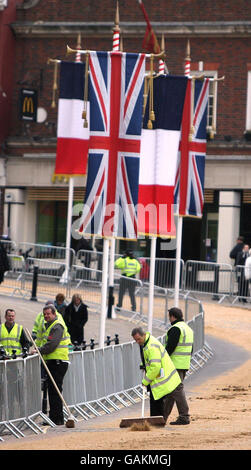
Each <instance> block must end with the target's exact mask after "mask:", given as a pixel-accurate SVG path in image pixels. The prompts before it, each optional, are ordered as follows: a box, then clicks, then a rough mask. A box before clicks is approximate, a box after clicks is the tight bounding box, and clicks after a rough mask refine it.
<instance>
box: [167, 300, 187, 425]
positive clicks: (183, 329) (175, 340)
mask: <svg viewBox="0 0 251 470" xmlns="http://www.w3.org/2000/svg"><path fill="white" fill-rule="evenodd" d="M169 320H170V323H171V327H170V328H169V329H168V331H167V335H166V345H165V348H166V351H167V353H168V355H169V356H170V358H171V360H172V362H173V363H174V366H175V368H176V370H177V372H178V374H179V376H180V380H181V382H182V383H183V382H184V380H185V376H186V373H187V371H188V370H189V368H190V362H191V356H192V350H193V342H194V334H193V330H192V328H190V327H189V326H188V325H187V324H186V323H185V321H184V318H183V313H182V310H181V309H180V308H177V307H172V308H170V309H169ZM184 393H185V392H184ZM168 401H169V403H168V406H169V409H172V408H173V405H174V399H172V397H170V398H169V399H168ZM182 419H183V417H182V416H179V417H178V418H177V423H176V424H179V421H182ZM181 424H182V423H181Z"/></svg>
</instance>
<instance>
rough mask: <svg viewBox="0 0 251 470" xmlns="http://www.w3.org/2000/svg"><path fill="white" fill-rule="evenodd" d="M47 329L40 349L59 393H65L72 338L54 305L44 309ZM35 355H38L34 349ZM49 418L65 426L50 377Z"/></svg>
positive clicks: (59, 399) (60, 406) (61, 409)
mask: <svg viewBox="0 0 251 470" xmlns="http://www.w3.org/2000/svg"><path fill="white" fill-rule="evenodd" d="M43 315H44V320H45V329H44V331H43V337H42V344H41V346H40V347H39V348H38V350H39V352H40V354H41V355H42V357H43V359H44V361H45V363H46V365H47V367H48V369H49V371H50V373H51V375H52V377H53V379H54V381H55V383H56V385H57V387H58V389H59V391H60V392H61V393H62V391H63V380H64V376H65V374H66V372H67V369H68V364H69V344H70V337H69V334H68V331H67V329H66V327H65V326H63V324H62V323H61V321H60V320H59V319H58V317H57V311H56V309H55V307H54V305H47V306H45V307H44V308H43ZM32 353H33V354H35V353H36V350H35V349H34V350H33V351H32ZM48 396H49V406H50V411H49V418H50V419H51V421H53V423H55V424H56V425H62V424H64V415H63V404H62V400H61V398H60V397H59V395H58V392H57V391H56V388H55V385H54V384H53V382H52V380H51V378H50V377H48Z"/></svg>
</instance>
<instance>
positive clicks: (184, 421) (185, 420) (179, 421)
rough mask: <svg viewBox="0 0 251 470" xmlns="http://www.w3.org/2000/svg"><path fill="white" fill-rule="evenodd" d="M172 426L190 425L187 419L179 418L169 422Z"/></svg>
mask: <svg viewBox="0 0 251 470" xmlns="http://www.w3.org/2000/svg"><path fill="white" fill-rule="evenodd" d="M169 424H172V425H174V424H175V425H184V424H190V419H189V418H181V417H180V416H179V417H178V418H177V419H176V421H171V423H169Z"/></svg>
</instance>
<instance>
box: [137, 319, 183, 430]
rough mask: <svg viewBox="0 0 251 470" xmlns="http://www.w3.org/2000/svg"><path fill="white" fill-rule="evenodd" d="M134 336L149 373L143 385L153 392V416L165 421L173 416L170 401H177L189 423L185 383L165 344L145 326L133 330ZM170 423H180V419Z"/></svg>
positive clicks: (180, 412)
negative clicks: (144, 328)
mask: <svg viewBox="0 0 251 470" xmlns="http://www.w3.org/2000/svg"><path fill="white" fill-rule="evenodd" d="M132 337H133V338H134V340H135V341H136V343H138V344H139V346H140V354H141V360H142V365H141V368H143V369H144V370H145V375H144V377H143V380H142V385H143V386H145V387H147V390H148V391H149V392H150V414H151V416H163V418H164V420H165V422H166V421H167V419H168V416H169V415H170V412H171V410H170V407H169V406H168V403H169V400H172V401H173V402H174V401H175V402H176V403H177V407H178V410H179V415H180V416H181V417H182V419H183V424H188V423H189V414H188V413H189V409H188V404H187V402H186V397H185V396H184V386H183V383H182V382H181V379H180V376H179V374H178V372H177V370H176V369H175V366H174V364H173V362H172V361H171V359H170V357H169V355H168V354H167V352H166V351H165V347H164V346H163V345H162V344H161V343H160V341H158V340H157V339H156V338H155V337H154V336H152V335H151V334H150V333H149V332H145V331H144V330H143V329H142V328H141V327H136V328H134V329H133V330H132ZM169 424H177V423H176V421H174V422H172V421H171V422H170V423H169Z"/></svg>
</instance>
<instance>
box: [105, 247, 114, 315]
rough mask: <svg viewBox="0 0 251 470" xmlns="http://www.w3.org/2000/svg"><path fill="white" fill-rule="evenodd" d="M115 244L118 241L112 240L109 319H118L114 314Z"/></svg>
mask: <svg viewBox="0 0 251 470" xmlns="http://www.w3.org/2000/svg"><path fill="white" fill-rule="evenodd" d="M115 243H116V239H115V238H112V239H111V250H110V262H109V296H108V309H107V318H116V315H115V314H114V308H113V303H114V295H113V289H114V258H115Z"/></svg>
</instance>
